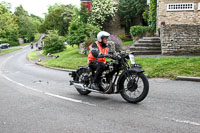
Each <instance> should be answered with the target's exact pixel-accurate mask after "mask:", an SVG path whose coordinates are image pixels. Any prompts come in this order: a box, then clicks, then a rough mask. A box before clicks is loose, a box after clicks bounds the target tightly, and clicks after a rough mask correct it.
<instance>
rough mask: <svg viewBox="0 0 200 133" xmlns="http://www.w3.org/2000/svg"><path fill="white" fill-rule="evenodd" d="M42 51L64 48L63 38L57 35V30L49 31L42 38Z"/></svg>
mask: <svg viewBox="0 0 200 133" xmlns="http://www.w3.org/2000/svg"><path fill="white" fill-rule="evenodd" d="M43 50H44V53H45V54H48V53H51V54H53V53H58V52H62V51H64V50H65V45H64V38H63V37H62V36H59V35H58V32H57V31H49V33H48V35H47V36H46V37H45V39H44V47H43Z"/></svg>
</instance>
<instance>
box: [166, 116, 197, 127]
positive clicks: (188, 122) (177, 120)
mask: <svg viewBox="0 0 200 133" xmlns="http://www.w3.org/2000/svg"><path fill="white" fill-rule="evenodd" d="M165 119H168V120H171V121H175V122H178V123H184V124H189V125H195V126H200V123H197V122H193V121H189V120H179V119H175V118H169V117H165Z"/></svg>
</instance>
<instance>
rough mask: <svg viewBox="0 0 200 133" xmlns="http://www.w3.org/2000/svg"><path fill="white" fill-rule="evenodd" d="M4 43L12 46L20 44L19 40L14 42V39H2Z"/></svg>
mask: <svg viewBox="0 0 200 133" xmlns="http://www.w3.org/2000/svg"><path fill="white" fill-rule="evenodd" d="M3 43H9V44H10V47H11V46H19V42H18V41H17V42H14V41H8V40H2V41H0V44H3Z"/></svg>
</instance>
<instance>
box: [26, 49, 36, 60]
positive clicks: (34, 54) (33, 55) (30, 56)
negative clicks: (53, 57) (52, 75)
mask: <svg viewBox="0 0 200 133" xmlns="http://www.w3.org/2000/svg"><path fill="white" fill-rule="evenodd" d="M28 59H29V60H36V59H39V57H38V56H37V55H36V50H34V51H32V52H30V53H29V54H28Z"/></svg>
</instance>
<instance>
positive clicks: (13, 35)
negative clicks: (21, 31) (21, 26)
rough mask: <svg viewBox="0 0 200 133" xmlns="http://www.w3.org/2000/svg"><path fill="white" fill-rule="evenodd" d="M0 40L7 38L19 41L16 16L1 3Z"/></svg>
mask: <svg viewBox="0 0 200 133" xmlns="http://www.w3.org/2000/svg"><path fill="white" fill-rule="evenodd" d="M0 16H1V17H0V24H1V26H0V38H7V39H8V40H15V41H16V40H17V34H18V25H17V23H16V16H15V15H13V16H12V15H11V13H10V12H9V10H8V9H7V8H6V7H5V6H4V5H2V4H1V3H0Z"/></svg>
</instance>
